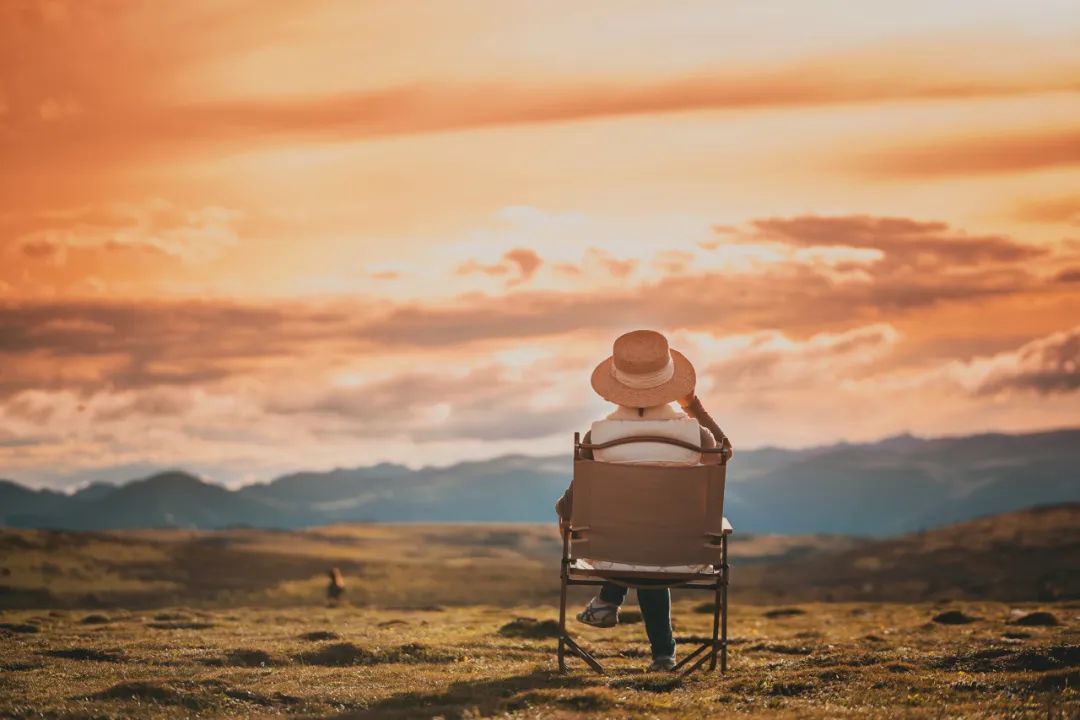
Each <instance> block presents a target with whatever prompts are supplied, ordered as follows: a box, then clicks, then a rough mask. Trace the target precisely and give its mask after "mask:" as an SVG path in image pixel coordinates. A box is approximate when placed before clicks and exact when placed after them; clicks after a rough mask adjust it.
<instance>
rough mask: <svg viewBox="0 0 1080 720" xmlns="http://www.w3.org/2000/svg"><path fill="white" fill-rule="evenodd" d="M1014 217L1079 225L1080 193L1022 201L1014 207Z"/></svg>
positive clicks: (1030, 220) (1028, 220) (1031, 220)
mask: <svg viewBox="0 0 1080 720" xmlns="http://www.w3.org/2000/svg"><path fill="white" fill-rule="evenodd" d="M1016 217H1017V218H1019V219H1021V220H1025V221H1027V222H1040V223H1063V224H1068V225H1080V195H1069V196H1065V197H1057V198H1051V199H1046V200H1032V201H1028V202H1025V203H1022V204H1020V205H1019V206H1018V207H1017V209H1016Z"/></svg>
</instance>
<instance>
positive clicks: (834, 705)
mask: <svg viewBox="0 0 1080 720" xmlns="http://www.w3.org/2000/svg"><path fill="white" fill-rule="evenodd" d="M1078 521H1080V508H1078V507H1077V506H1063V507H1059V508H1054V509H1043V510H1032V511H1025V512H1022V513H1014V514H1010V515H1007V516H999V517H996V518H987V519H984V520H978V521H975V522H973V523H967V524H964V525H958V526H953V527H950V528H944V529H941V530H935V531H932V532H927V533H920V534H917V535H912V536H908V537H904V538H897V539H893V540H884V541H866V540H859V539H852V538H839V537H778V536H759V537H747V536H738V535H736V540H735V541H734V542H733V545H732V551H731V556H732V564H733V579H732V582H733V585H732V592H731V601H732V611H731V620H730V633H731V658H730V665H729V672H728V673H727V674H726V675H725V676H719V675H717V674H709V673H700V674H697V675H694V676H691V677H690V678H687V679H679V678H676V677H674V676H671V675H650V674H646V673H644V671H643V669H644V668H645V667H646V666H647V665H648V662H649V657H648V648H647V644H646V641H645V635H644V629H643V627H642V625H641V622H640V616H639V615H637V614H636V613H635V612H633V609H634V608H633V606H632V605H630V606H628V607H627V608H626V610H628V611H629V612H625V613H624V620H625V621H626V622H625V624H623V625H620V626H619V627H618V628H615V629H614V630H607V631H604V630H596V629H592V628H585V627H582V626H577V627H575V628H574V632H575V635H576V636H577V637H578V638H579V639H580V640H582V641H583V642H584V644H585V645H586V646H587V647H590V648H591V649H593V650H594V651H595V652H596V654H597V655H598V657H600V658H601V659H602V661H603V662H604V663H605V665H608V666H609V668H610V673H609V674H608V675H607V676H603V677H601V676H596V675H593V674H591V673H590V672H588V671H587V670H586V669H585V668H584V667H583V666H581V665H578V664H575V663H576V661H574V660H571V663H572V672H570V673H569V674H567V675H560V674H558V673H557V672H556V671H555V653H554V651H555V639H554V637H553V633H552V625H553V624H554V620H555V617H556V607H557V606H556V601H557V592H558V574H557V567H558V554H559V547H560V543H559V539H558V537H557V534H556V532H555V530H554V528H552V527H550V526H521V525H505V526H500V525H471V526H446V525H404V526H380V525H356V526H334V527H324V528H315V529H311V530H306V531H299V532H278V531H269V530H228V531H220V532H189V531H180V530H160V531H132V532H110V533H71V532H51V531H16V530H0V718H27V719H29V718H46V719H50V718H51V719H56V720H61V719H63V720H111V719H114V718H181V717H202V718H247V717H275V716H286V715H287V716H290V717H297V718H315V717H319V718H339V719H341V720H346V719H348V718H406V717H408V718H412V717H415V718H431V717H439V716H441V717H444V718H480V717H521V718H539V717H545V718H546V717H563V718H601V717H684V718H697V717H703V716H721V715H724V716H736V717H762V718H765V717H770V718H771V717H800V718H802V717H810V718H834V717H873V718H878V717H880V718H896V717H901V718H903V717H911V718H923V717H926V718H952V717H972V718H999V717H1016V718H1020V717H1030V718H1076V717H1080V695H1078V693H1077V689H1076V687H1077V683H1078V682H1080V603H1077V598H1078V597H1080V589H1078V587H1077V582H1080V580H1078V578H1077V575H1080V574H1078V573H1076V568H1077V567H1078V566H1080V562H1078V561H1080V539H1078V532H1077V530H1076V528H1077V527H1078V526H1080V522H1078ZM330 566H337V567H340V568H341V569H342V571H343V573H344V576H345V579H346V583H347V588H348V589H347V593H346V601H345V602H344V603H342V604H341V605H339V606H335V607H330V606H327V604H326V602H325V599H324V598H325V595H324V592H325V585H326V578H325V571H326V569H327V568H328V567H330ZM586 597H587V595H585V594H581V593H579V594H577V595H576V596H575V597H574V599H573V603H574V605H575V606H576V605H578V604H580V603H582V602H583V601H584V600H585V599H586ZM703 599H704V598H703V597H702V596H700V595H691V594H689V593H686V592H685V591H683V592H681V593H680V592H679V591H676V593H675V613H674V614H675V623H676V636H677V638H681V639H682V640H681V641H680V642H681V643H682V647H683V648H684V649H687V650H688V649H690V648H692V647H693V643H692V640H693V638H695V637H699V636H701V635H704V634H706V633H707V632H708V630H709V625H710V622H711V615H709V614H708V613H707V612H705V611H704V610H706V609H707V608H702V607H701V604H702V600H703ZM823 600H831V601H828V602H824V601H823ZM631 602H632V601H631ZM1032 613H1034V615H1032ZM1039 613H1042V614H1039ZM519 618H527V619H528V620H526V621H520V620H519ZM935 618H938V620H935ZM948 621H952V622H948Z"/></svg>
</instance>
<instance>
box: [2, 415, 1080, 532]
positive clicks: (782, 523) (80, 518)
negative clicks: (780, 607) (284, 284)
mask: <svg viewBox="0 0 1080 720" xmlns="http://www.w3.org/2000/svg"><path fill="white" fill-rule="evenodd" d="M569 476H570V459H569V457H568V456H548V457H528V456H522V455H511V456H504V457H498V458H493V459H490V460H483V461H476V462H465V463H459V464H456V465H451V466H448V467H428V468H421V469H416V470H414V469H410V468H408V467H405V466H402V465H394V464H386V463H384V464H379V465H373V466H369V467H360V468H354V469H337V470H331V471H328V472H301V473H294V474H290V475H285V476H282V477H279V478H277V479H275V480H272V481H270V482H267V483H262V484H255V485H249V486H246V487H243V488H240V489H237V490H229V489H227V488H224V487H222V486H220V485H216V484H214V483H212V482H207V481H204V480H202V479H200V478H197V477H195V476H193V475H191V474H188V473H185V472H182V471H179V470H174V471H168V472H162V473H158V474H156V475H152V476H150V477H147V478H143V479H139V480H134V481H131V482H127V483H124V484H112V483H106V482H99V483H94V484H91V485H89V486H87V487H84V488H83V489H81V490H79V491H77V492H75V493H73V494H70V495H69V494H64V493H59V492H55V491H50V490H33V489H30V488H26V487H24V486H22V485H19V484H18V483H15V482H13V481H10V480H0V525H6V526H11V527H35V528H56V529H72V530H107V529H125V528H161V527H179V528H199V529H210V528H223V527H237V526H253V527H266V528H300V527H308V526H313V525H325V524H328V523H338V522H550V521H553V520H554V511H553V504H554V502H555V499H556V498H558V497H559V495H560V494H561V493H562V491H563V490H564V489H565V487H566V485H567V483H568V481H569ZM1075 501H1080V429H1070V430H1058V431H1051V432H1041V433H1031V434H1023V435H1006V434H982V435H972V436H967V437H951V438H931V439H926V438H917V437H913V436H910V435H903V436H898V437H893V438H888V439H886V440H882V441H880V442H876V443H866V444H847V443H845V444H839V445H830V446H825V447H816V448H808V449H801V450H784V449H778V448H763V449H759V450H751V451H744V452H740V453H738V454H737V455H736V456H735V458H734V459H733V460H732V461H731V464H730V465H729V469H728V486H727V494H726V500H725V503H726V505H725V514H726V515H727V516H728V517H729V518H731V521H732V523H733V524H734V525H735V527H736V529H737V530H739V531H741V532H754V533H783V534H805V533H834V534H851V535H866V536H891V535H898V534H901V533H906V532H912V531H917V530H921V529H926V528H931V527H937V526H941V525H945V524H948V523H953V522H958V521H962V520H967V519H970V518H975V517H980V516H984V515H989V514H993V513H1000V512H1007V511H1010V510H1017V509H1021V508H1026V507H1031V506H1035V505H1047V504H1054V503H1062V502H1075Z"/></svg>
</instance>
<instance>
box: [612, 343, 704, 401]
mask: <svg viewBox="0 0 1080 720" xmlns="http://www.w3.org/2000/svg"><path fill="white" fill-rule="evenodd" d="M696 381H697V376H696V375H695V373H694V366H693V365H691V364H690V361H689V360H687V359H686V356H684V355H683V354H682V353H680V352H679V351H678V350H672V349H671V348H669V347H668V342H667V338H666V337H664V336H663V335H661V334H660V333H658V332H656V331H654V330H634V331H633V332H628V333H626V334H625V335H620V336H619V337H618V338H616V339H615V344H614V346H613V347H612V353H611V357H609V358H608V359H607V360H604V362H602V363H600V364H599V365H597V366H596V369H595V370H593V374H592V386H593V390H595V391H596V392H597V393H599V394H600V397H602V398H604V399H605V400H609V401H611V402H613V403H617V404H619V405H626V406H628V407H652V406H653V405H663V404H665V403H669V402H673V401H675V400H678V399H679V398H681V397H685V396H686V395H689V394H690V393H692V392H693V391H694V384H695V382H696Z"/></svg>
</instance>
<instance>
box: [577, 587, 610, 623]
mask: <svg viewBox="0 0 1080 720" xmlns="http://www.w3.org/2000/svg"><path fill="white" fill-rule="evenodd" d="M577 619H578V622H582V623H585V624H586V625H592V626H593V627H598V628H611V627H615V626H616V625H618V624H619V606H618V605H612V604H611V603H606V602H604V601H603V600H601V599H600V596H599V595H597V596H596V597H594V598H593V599H592V600H590V601H589V604H588V605H586V606H585V609H584V610H582V611H581V612H579V613H578V614H577Z"/></svg>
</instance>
